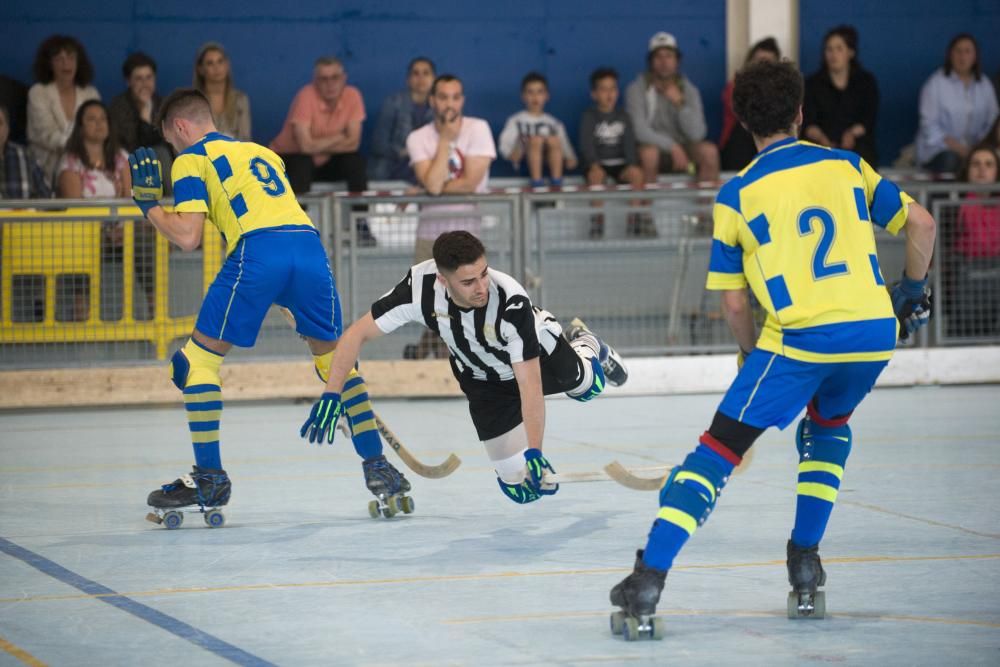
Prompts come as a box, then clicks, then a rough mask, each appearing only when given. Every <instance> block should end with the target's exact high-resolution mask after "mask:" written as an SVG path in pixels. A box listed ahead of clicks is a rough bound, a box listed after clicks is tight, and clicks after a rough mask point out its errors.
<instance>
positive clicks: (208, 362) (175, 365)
mask: <svg viewBox="0 0 1000 667" xmlns="http://www.w3.org/2000/svg"><path fill="white" fill-rule="evenodd" d="M223 359H225V357H224V356H223V355H221V354H219V353H217V352H213V351H211V350H209V349H208V348H206V347H204V346H202V345H199V344H198V343H196V342H195V341H194V339H189V340H188V342H187V343H186V344H185V345H184V347H182V348H181V349H179V350H177V351H176V352H174V356H172V357H171V358H170V379H171V380H172V381H173V383H174V386H175V387H177V388H178V389H180V390H181V391H184V389H185V388H187V387H190V386H194V385H200V384H210V385H217V386H220V387H221V386H222V378H221V377H220V376H219V367H220V366H221V365H222V360H223Z"/></svg>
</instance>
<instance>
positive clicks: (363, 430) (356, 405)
mask: <svg viewBox="0 0 1000 667" xmlns="http://www.w3.org/2000/svg"><path fill="white" fill-rule="evenodd" d="M340 401H341V405H342V406H343V408H344V412H346V413H347V423H348V425H349V426H350V427H351V440H352V441H353V442H354V450H355V451H356V452H357V453H358V455H359V456H360V457H361V458H363V459H370V458H372V457H375V456H378V455H379V454H381V453H382V439H381V438H380V437H379V434H378V427H377V425H376V424H375V413H374V412H373V411H372V404H371V401H370V400H368V389H367V387H366V386H365V379H364V378H363V377H361V376H360V375H359V374H358V372H357V371H356V370H353V369H352V370H351V373H350V374H349V375H348V376H347V382H345V383H344V391H343V393H342V394H341V396H340Z"/></svg>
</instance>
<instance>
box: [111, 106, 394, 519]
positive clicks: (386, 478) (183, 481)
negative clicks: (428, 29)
mask: <svg viewBox="0 0 1000 667" xmlns="http://www.w3.org/2000/svg"><path fill="white" fill-rule="evenodd" d="M160 127H161V129H162V131H163V136H164V138H166V140H167V141H168V142H169V143H170V144H171V145H172V146H173V147H174V149H175V150H176V151H177V159H176V160H175V161H174V163H173V167H172V171H171V177H172V179H173V186H174V210H173V211H172V212H168V211H167V210H165V209H164V208H163V207H162V206H160V204H159V199H160V197H161V196H162V180H161V174H160V166H159V163H158V162H157V160H156V155H155V153H153V152H152V151H151V150H150V149H148V148H140V149H138V150H137V151H136V152H135V153H133V154H132V155H130V156H129V163H130V166H131V169H132V183H133V187H132V194H133V198H134V199H135V202H136V204H137V205H138V206H139V207H140V208H141V209H142V211H143V213H144V214H145V216H146V217H147V218H148V219H149V220H150V222H152V223H153V225H154V226H155V227H156V228H157V229H158V230H159V231H160V233H162V234H163V235H164V236H166V237H167V238H168V239H170V240H171V241H173V242H174V243H176V244H177V245H178V246H180V247H181V249H183V250H194V249H195V248H197V247H198V246H199V245H200V244H201V239H202V233H203V230H204V229H205V227H206V225H205V223H206V221H207V222H210V223H211V224H212V225H214V226H215V227H216V228H218V230H219V232H220V233H221V234H222V236H223V238H224V239H225V242H226V255H227V257H226V261H225V263H224V264H223V266H222V269H221V270H220V271H219V274H218V275H217V276H216V278H215V280H214V282H213V283H212V285H211V286H210V287H209V289H208V292H207V293H206V295H205V299H204V301H203V303H202V306H201V309H200V311H199V314H198V320H197V322H196V324H195V330H194V331H193V332H192V336H191V338H190V340H188V341H187V343H186V344H185V345H184V346H183V347H182V348H181V349H180V350H178V351H177V352H176V353H175V354H174V356H173V358H172V359H171V364H170V365H171V374H172V379H173V382H174V384H176V385H177V388H178V389H180V390H181V392H182V393H183V396H184V404H185V408H186V411H187V416H188V425H189V428H190V431H191V439H192V443H193V446H194V455H195V466H194V470H193V472H192V473H190V474H188V475H183V476H182V477H180V478H179V479H177V480H176V481H175V482H173V483H171V484H166V485H164V486H163V487H162V488H161V489H157V490H155V491H153V492H152V493H151V494H150V495H149V499H148V502H149V505H150V506H152V507H153V508H154V510H156V514H154V515H151V516H152V517H153V518H154V520H162V521H163V522H164V523H165V524H166V525H167V527H168V528H176V527H177V526H179V525H180V523H181V522H182V521H183V514H181V512H182V511H185V509H184V508H187V510H186V511H198V512H202V513H204V514H205V519H206V521H207V522H208V523H209V525H213V526H214V525H221V524H222V523H223V522H224V518H223V517H222V515H221V513H220V512H219V511H218V508H219V507H221V506H223V505H225V504H226V503H227V502H228V501H229V495H230V489H231V485H230V480H229V476H228V475H227V474H226V472H225V470H223V468H222V463H221V458H220V454H219V423H220V419H221V415H222V406H223V403H222V383H221V380H220V376H219V368H220V366H221V365H222V361H223V359H224V357H225V354H226V353H227V352H228V351H229V350H230V348H231V347H232V346H233V345H237V346H240V347H252V346H253V345H254V343H255V342H256V340H257V334H258V333H259V331H260V326H261V323H262V322H263V320H264V317H265V316H266V315H267V311H268V309H269V308H270V307H271V304H278V305H279V306H282V307H285V308H287V309H288V310H289V311H291V313H292V314H293V315H294V316H295V323H296V331H297V332H298V333H299V334H300V335H301V336H302V337H303V338H305V340H306V342H307V343H308V344H309V348H310V350H311V351H312V354H313V359H314V362H315V366H316V372H317V374H318V375H319V376H320V378H321V379H322V380H323V381H324V382H325V381H326V379H327V377H328V374H329V369H330V363H331V360H332V358H333V351H334V348H335V346H336V342H337V339H338V338H339V337H340V334H341V333H342V322H341V311H340V301H339V298H338V296H337V290H336V287H335V285H334V282H333V276H332V274H331V272H330V264H329V261H328V260H327V255H326V250H325V249H324V247H323V244H322V242H321V240H320V238H319V234H318V232H317V230H316V228H315V226H314V225H313V224H312V221H311V220H310V219H309V216H308V215H306V213H305V211H303V210H302V207H301V206H299V204H298V201H297V200H296V198H295V195H294V193H293V192H292V188H291V187H290V186H289V184H288V178H287V176H286V175H285V167H284V164H283V163H282V161H281V159H280V158H279V157H278V156H277V154H275V153H274V152H273V151H271V150H270V149H268V148H265V147H263V146H260V145H258V144H255V143H252V142H247V141H237V140H235V139H233V138H232V137H228V136H226V135H224V134H221V133H219V132H218V130H217V129H216V128H215V124H214V122H213V120H212V112H211V107H210V106H209V103H208V100H207V99H206V98H205V96H204V95H203V94H202V93H200V92H199V91H197V90H193V89H181V90H177V91H175V92H174V93H173V94H171V95H170V96H169V97H168V98H167V99H166V100H164V102H163V105H162V106H161V110H160ZM348 385H350V387H351V389H352V390H353V391H352V394H351V395H352V397H353V400H352V402H351V405H350V406H349V407H347V409H346V414H347V423H348V426H349V427H350V429H351V434H352V439H353V441H354V446H355V449H356V450H357V452H358V454H359V455H360V456H361V457H362V459H363V464H362V469H363V471H364V474H365V480H366V485H367V486H368V488H369V489H370V490H371V491H372V492H373V493H375V494H376V495H378V494H379V493H380V492H381V491H382V487H383V486H385V485H386V484H390V485H391V486H393V487H394V488H395V489H396V491H397V492H398V491H399V490H400V489H403V488H404V487H405V490H408V489H409V482H407V481H406V479H405V478H403V476H402V475H401V474H400V473H399V472H398V471H397V470H396V469H395V468H393V467H392V465H391V464H389V463H388V462H387V461H386V460H385V457H384V456H383V455H382V442H381V440H380V439H379V435H378V431H377V430H376V426H375V420H374V415H373V413H372V410H371V404H370V402H369V400H368V393H367V389H366V387H365V383H364V380H363V378H361V376H360V375H358V374H357V371H352V373H351V375H350V378H349V379H348Z"/></svg>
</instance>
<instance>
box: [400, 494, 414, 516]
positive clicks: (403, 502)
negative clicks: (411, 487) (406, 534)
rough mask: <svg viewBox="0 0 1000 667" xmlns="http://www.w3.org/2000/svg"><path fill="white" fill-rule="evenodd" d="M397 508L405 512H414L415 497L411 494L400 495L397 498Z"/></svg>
mask: <svg viewBox="0 0 1000 667" xmlns="http://www.w3.org/2000/svg"><path fill="white" fill-rule="evenodd" d="M396 509H398V510H399V511H400V512H402V513H403V514H413V509H414V504H413V498H411V497H410V496H399V497H397V498H396Z"/></svg>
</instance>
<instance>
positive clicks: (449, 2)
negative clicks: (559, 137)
mask: <svg viewBox="0 0 1000 667" xmlns="http://www.w3.org/2000/svg"><path fill="white" fill-rule="evenodd" d="M223 7H232V9H231V10H227V9H223ZM237 7H238V8H237ZM278 8H280V9H278ZM230 11H231V13H230ZM658 30H667V31H670V32H672V33H674V35H675V36H676V37H677V39H678V41H679V43H680V47H681V49H682V51H683V52H684V69H685V71H686V72H687V74H688V76H689V77H690V78H691V79H692V80H693V81H694V82H695V84H696V85H698V87H699V88H700V89H701V91H702V96H703V98H704V102H705V107H706V115H707V118H708V123H709V131H710V133H711V134H712V135H713V136H715V135H717V133H718V129H719V125H720V115H721V104H720V102H719V93H720V91H721V89H722V87H723V85H724V83H725V34H726V32H725V2H724V0H707V1H705V0H702V1H698V0H672V1H671V2H664V1H663V0H639V1H635V2H628V3H608V2H598V1H596V0H575V1H573V0H556V1H553V2H534V1H531V0H513V1H507V2H496V3H484V4H481V5H480V4H478V3H469V2H465V1H461V2H460V1H458V0H446V1H442V2H425V3H422V4H420V5H416V4H412V3H408V2H390V1H387V0H369V1H368V2H362V1H359V0H348V1H345V2H330V1H329V0H327V1H325V2H319V1H317V0H306V1H301V2H285V3H275V2H273V0H271V1H268V2H264V1H262V0H246V1H245V2H241V3H217V2H211V3H209V2H200V3H199V2H191V1H190V0H186V1H185V2H177V1H176V0H160V1H158V2H151V1H149V0H136V1H133V2H129V1H126V0H103V2H101V3H85V4H84V3H75V2H70V1H68V0H34V1H32V2H26V0H14V2H9V1H8V2H5V3H0V73H3V74H7V75H8V76H13V77H15V78H17V79H20V80H21V81H24V82H26V83H30V82H31V81H32V77H31V63H32V61H33V58H34V53H35V49H36V48H37V45H38V44H39V42H40V41H41V40H42V39H44V38H45V37H46V36H47V35H49V34H51V33H56V32H64V33H69V34H73V35H75V36H77V37H78V38H79V39H80V40H81V41H82V42H83V43H84V46H85V47H86V48H87V51H88V53H89V54H90V56H91V59H92V60H93V61H94V65H95V68H96V70H97V80H96V85H97V87H98V89H99V90H100V91H101V94H102V95H103V96H104V98H105V99H110V97H112V96H113V95H115V94H117V93H118V92H120V90H121V89H122V86H123V84H122V82H121V73H120V72H121V70H120V68H121V61H122V60H123V59H124V57H125V56H126V55H127V54H128V53H129V52H130V51H133V50H143V51H146V52H148V53H149V54H150V55H152V56H153V58H155V59H156V61H157V62H158V64H159V82H158V88H159V91H160V93H161V94H163V93H166V92H169V91H170V90H171V89H172V88H174V87H177V86H182V85H190V83H191V68H192V61H193V59H194V54H195V51H196V50H197V48H198V46H199V45H200V44H202V43H203V42H205V41H208V40H216V41H220V42H222V43H223V44H224V45H225V46H226V48H227V50H228V51H229V55H230V58H231V59H232V63H233V70H234V75H235V78H236V84H237V86H238V87H240V88H242V89H244V90H245V91H246V92H247V93H248V94H249V96H250V102H251V106H252V112H253V122H254V130H253V131H254V137H255V139H256V140H257V141H260V142H263V143H266V142H268V141H270V140H271V139H272V138H273V137H274V135H275V134H277V132H278V130H279V129H280V127H281V123H282V122H283V120H284V117H285V113H286V112H287V110H288V104H289V103H290V102H291V99H292V97H293V95H294V94H295V92H296V90H298V88H299V87H300V86H302V85H303V84H304V83H306V82H308V80H309V78H310V76H311V67H312V63H313V61H314V60H315V58H316V57H317V56H318V55H321V54H323V53H332V54H335V55H337V56H339V57H341V58H342V59H343V60H344V62H345V65H346V67H347V70H348V76H349V79H350V83H352V84H354V85H356V86H358V87H359V88H360V89H361V91H362V93H363V95H364V97H365V102H366V106H367V112H368V121H367V122H366V123H365V129H366V137H367V132H370V131H371V128H372V126H373V125H374V121H375V118H376V116H377V113H378V107H379V105H380V104H381V100H382V99H383V98H384V97H385V96H386V95H388V94H389V93H392V92H395V91H396V90H399V89H401V88H402V87H403V85H404V78H405V68H406V64H407V62H408V61H409V59H410V58H411V57H413V56H415V55H417V54H423V55H427V56H429V57H430V58H432V59H433V60H434V61H435V62H436V63H437V66H438V71H439V72H445V71H448V72H453V73H455V74H457V75H459V76H460V77H462V78H463V79H464V81H465V86H466V97H467V102H466V112H467V113H468V114H469V115H475V116H481V117H485V118H486V119H487V120H488V121H489V122H490V124H491V126H492V127H493V131H494V133H495V134H498V133H499V131H500V128H501V127H502V123H503V121H504V119H505V118H506V117H507V116H508V115H510V114H511V113H513V112H515V111H517V110H518V109H519V108H521V102H520V97H519V85H520V80H521V77H522V76H523V75H524V74H525V73H526V72H528V71H529V70H532V69H537V70H539V71H541V72H542V73H543V74H545V75H546V76H547V77H548V78H549V82H550V86H551V89H552V91H551V92H552V100H551V102H550V104H549V106H548V110H549V111H551V112H552V113H553V114H554V115H556V116H557V117H558V118H560V119H561V120H562V121H563V122H564V123H566V125H567V128H568V129H569V131H570V135H571V137H575V135H576V129H577V125H578V120H579V116H580V114H581V112H582V111H583V109H584V108H585V107H586V106H587V105H588V104H589V103H590V98H589V92H588V82H587V77H588V75H589V73H590V71H591V70H592V69H593V68H595V67H596V66H598V65H605V64H606V65H610V66H612V67H615V68H616V69H618V71H619V72H620V74H621V75H622V77H623V82H622V84H623V85H622V87H623V89H624V85H625V84H626V83H627V82H628V81H630V80H631V79H632V78H633V77H634V76H635V74H636V73H637V72H638V71H640V70H641V69H642V68H643V67H644V62H645V61H644V56H645V50H646V44H647V41H648V40H649V37H650V36H651V35H652V34H653V33H654V32H656V31H658ZM503 171H504V170H503V169H502V168H500V169H494V173H502V172H503Z"/></svg>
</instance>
